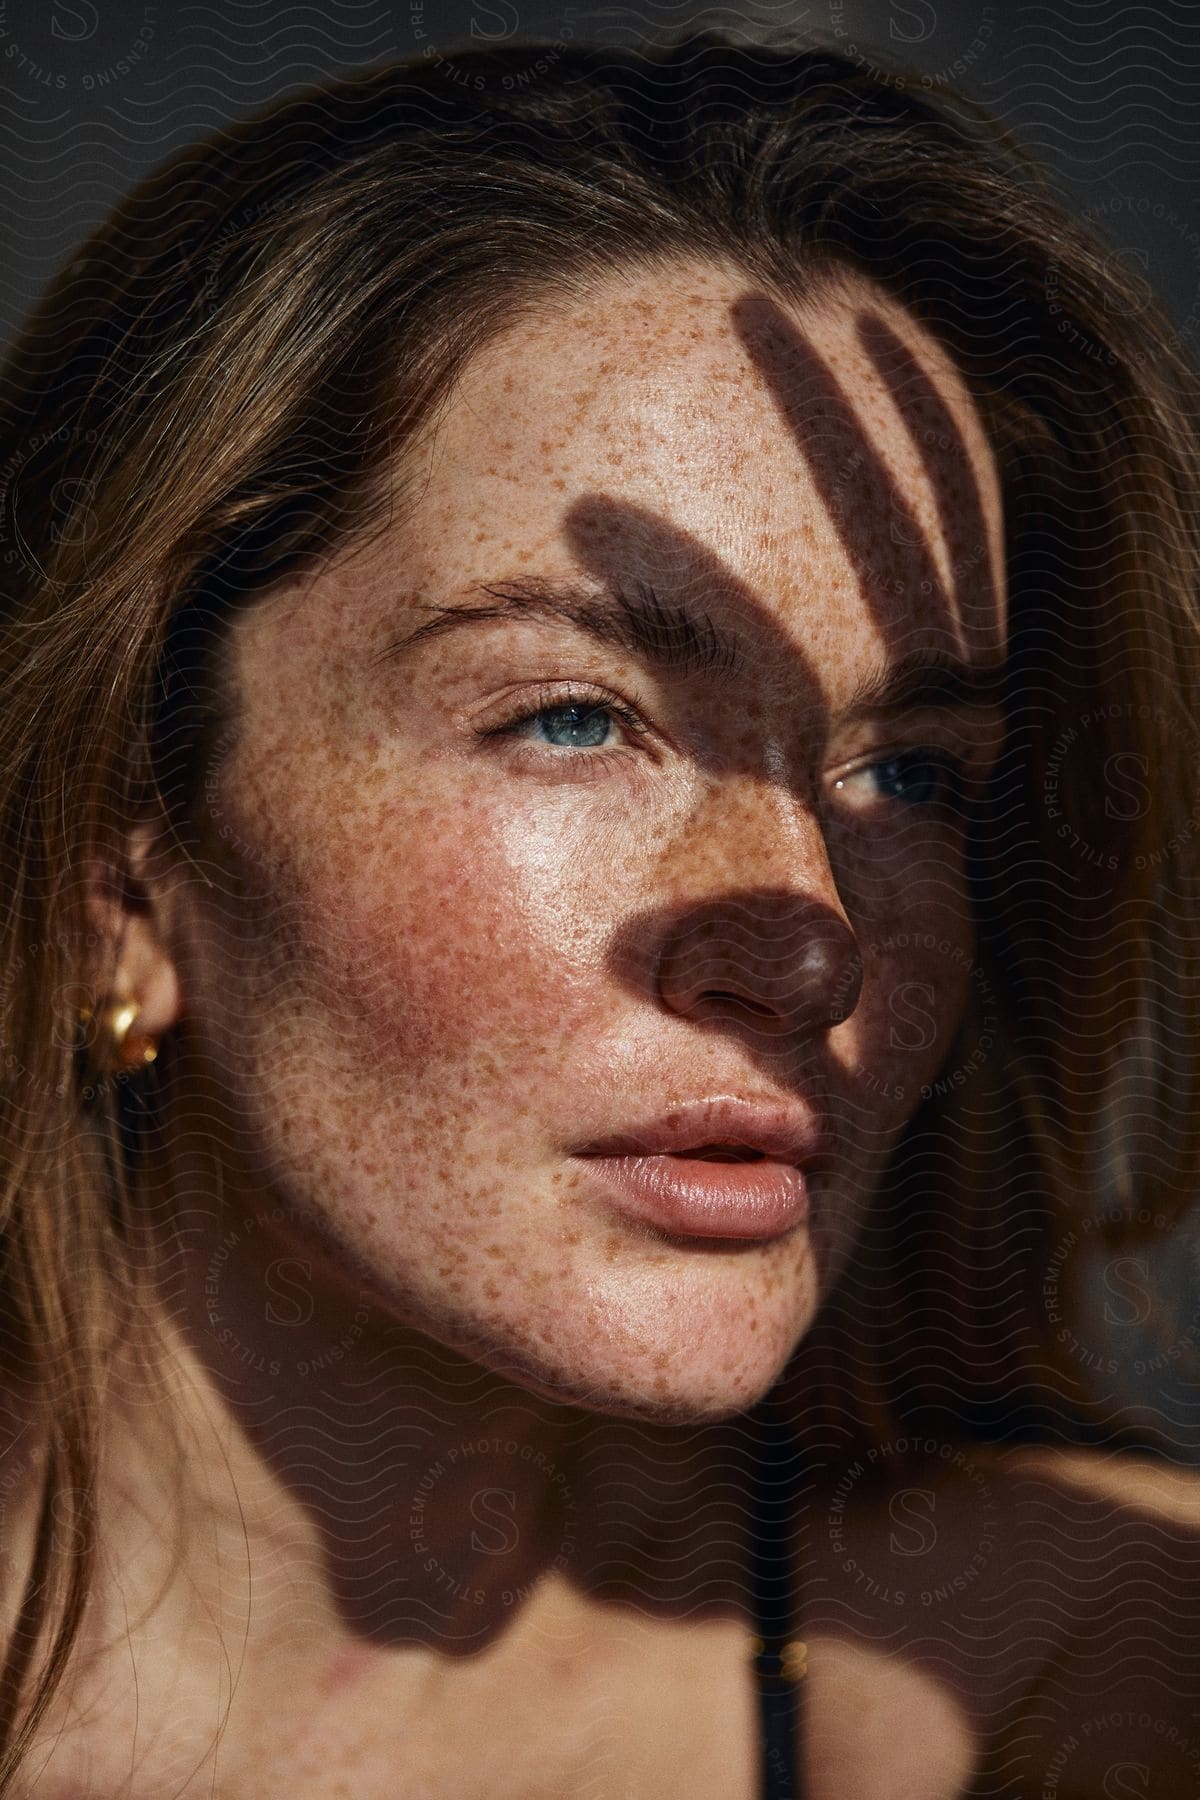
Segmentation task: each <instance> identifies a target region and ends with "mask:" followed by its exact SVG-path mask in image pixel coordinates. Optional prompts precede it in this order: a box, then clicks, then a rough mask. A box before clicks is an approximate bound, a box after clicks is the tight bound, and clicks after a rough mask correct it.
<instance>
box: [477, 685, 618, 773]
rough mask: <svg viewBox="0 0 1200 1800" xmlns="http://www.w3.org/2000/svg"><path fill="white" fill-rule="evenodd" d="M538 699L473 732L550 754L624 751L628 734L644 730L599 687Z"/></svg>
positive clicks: (559, 692) (559, 690) (614, 699)
mask: <svg viewBox="0 0 1200 1800" xmlns="http://www.w3.org/2000/svg"><path fill="white" fill-rule="evenodd" d="M538 701H539V704H537V705H536V706H529V707H527V708H526V710H524V711H523V712H519V713H515V714H513V715H512V716H511V717H510V718H508V719H503V720H501V721H500V722H499V723H498V724H495V725H487V726H484V727H482V728H481V729H479V730H478V735H479V736H480V737H483V738H493V739H494V738H521V739H523V740H524V741H525V742H526V743H530V744H535V745H537V746H538V748H539V749H544V750H547V751H550V752H554V751H556V750H566V751H581V752H591V753H592V754H593V756H595V755H596V753H597V752H605V751H621V750H624V749H626V748H627V747H628V744H629V740H630V739H631V738H634V737H637V736H644V735H645V733H646V731H647V729H648V727H647V726H646V723H645V721H644V720H643V719H642V718H641V717H640V715H639V714H638V713H636V712H634V711H633V710H632V709H631V708H630V707H628V706H625V705H624V704H623V703H622V702H621V701H620V700H619V699H618V698H617V697H616V695H615V694H608V693H605V692H604V691H603V690H599V691H586V692H579V691H572V689H571V688H567V689H566V690H565V691H564V690H563V689H562V688H561V687H560V688H559V689H558V690H557V691H551V692H547V693H545V694H544V695H539V696H538ZM564 760H565V759H564ZM596 760H599V758H598V757H597V758H596Z"/></svg>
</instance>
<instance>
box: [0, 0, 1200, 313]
mask: <svg viewBox="0 0 1200 1800" xmlns="http://www.w3.org/2000/svg"><path fill="white" fill-rule="evenodd" d="M698 23H713V24H720V25H724V26H725V27H727V28H730V29H734V30H738V29H742V30H753V29H754V28H755V27H756V26H757V27H781V28H787V27H791V28H795V29H798V30H802V31H807V32H809V33H811V34H813V35H815V36H817V37H819V38H821V39H823V40H824V41H826V42H828V43H829V44H831V45H834V46H840V47H841V48H843V49H847V48H850V47H852V46H853V47H857V49H858V50H859V51H860V52H862V53H866V54H871V53H872V50H873V48H874V47H878V49H879V51H880V53H881V55H882V57H883V58H884V59H886V60H890V61H892V62H893V63H907V64H909V65H912V66H915V67H917V68H918V69H920V70H922V71H925V72H928V73H931V74H938V75H941V76H943V77H945V78H946V79H948V80H950V81H952V82H954V83H955V84H956V85H957V86H959V87H960V88H962V89H963V90H964V91H965V92H967V93H970V94H972V95H974V96H976V97H977V98H979V99H981V100H983V101H984V102H986V103H987V104H988V105H989V106H990V107H991V109H992V110H993V111H995V112H997V113H998V114H999V115H1000V117H1001V118H1003V119H1004V120H1006V121H1007V122H1008V123H1009V124H1010V125H1011V126H1012V127H1013V128H1014V129H1015V130H1016V131H1017V132H1018V133H1019V135H1020V137H1021V139H1022V141H1023V142H1024V143H1025V144H1026V145H1027V146H1028V148H1029V149H1030V151H1031V152H1032V153H1033V155H1034V156H1035V157H1037V158H1038V160H1039V161H1041V162H1042V163H1043V165H1045V166H1047V167H1049V168H1051V169H1052V170H1053V171H1054V173H1055V176H1056V178H1057V179H1058V181H1059V183H1060V185H1061V187H1062V189H1063V192H1064V193H1065V194H1066V196H1067V197H1068V198H1069V200H1070V201H1071V203H1072V204H1073V205H1074V207H1075V208H1076V210H1077V211H1079V212H1082V213H1085V214H1086V215H1087V216H1088V217H1089V218H1090V219H1091V220H1092V222H1093V224H1094V225H1095V227H1096V229H1097V230H1098V231H1099V232H1100V234H1101V235H1102V236H1103V237H1104V238H1105V239H1106V241H1107V242H1108V243H1109V244H1110V245H1111V246H1112V253H1113V255H1114V256H1117V257H1120V258H1121V259H1122V260H1124V261H1125V262H1126V263H1127V264H1130V265H1131V266H1133V267H1134V269H1135V270H1136V271H1137V273H1138V275H1139V277H1140V278H1141V279H1142V280H1144V281H1145V282H1146V283H1147V284H1148V286H1149V288H1151V289H1154V290H1156V291H1157V292H1158V293H1160V294H1161V295H1163V296H1164V298H1165V299H1166V300H1167V302H1168V304H1169V306H1170V308H1171V310H1172V312H1173V313H1174V315H1175V317H1176V320H1177V322H1178V323H1179V325H1180V327H1181V329H1182V330H1183V331H1184V334H1185V336H1186V337H1187V338H1188V340H1189V342H1191V343H1192V344H1193V345H1194V344H1195V341H1196V336H1197V333H1200V223H1198V220H1197V208H1196V205H1195V194H1196V187H1195V175H1194V170H1195V161H1196V158H1195V153H1196V147H1197V133H1198V130H1200V119H1198V108H1200V6H1197V4H1196V0H1155V4H1153V5H1133V6H1129V5H1122V4H1120V0H1055V3H1054V4H1051V5H1021V4H1014V3H1013V0H805V3H802V0H736V3H733V4H721V5H713V6H706V5H704V4H702V3H701V0H636V3H635V4H633V5H608V6H605V5H597V4H594V3H592V0H574V3H567V0H320V4H319V5H317V4H295V3H292V0H206V3H205V4H187V3H180V0H0V166H2V168H3V177H4V179H3V184H2V187H0V270H2V271H3V278H2V285H0V339H6V338H7V337H8V336H9V335H10V334H11V332H12V330H13V327H14V325H15V324H16V323H17V322H18V321H19V320H20V318H21V317H22V315H23V314H24V313H25V312H26V311H27V310H28V308H29V306H30V305H31V304H32V302H33V301H34V299H35V298H36V296H37V293H38V291H39V289H40V288H41V286H42V285H43V283H44V282H45V281H46V280H47V278H48V277H49V276H50V274H51V273H52V272H53V270H54V269H55V267H56V266H57V265H58V264H59V263H60V262H62V261H64V260H65V259H66V257H67V256H68V255H69V254H70V252H71V249H72V247H73V246H74V245H75V244H76V243H77V242H78V240H79V239H80V238H81V237H82V236H83V235H84V234H85V233H86V232H87V230H88V229H89V228H90V227H91V226H92V225H93V224H94V223H95V222H96V221H97V220H99V219H100V218H101V217H103V215H104V213H105V211H106V210H107V208H108V207H109V205H110V204H111V202H112V201H113V199H114V198H116V197H117V196H118V195H119V194H121V193H122V192H123V191H124V190H125V189H126V188H128V187H129V186H131V185H132V183H133V182H134V181H136V180H137V179H138V178H139V177H140V176H141V175H143V174H144V173H145V172H146V171H147V170H149V169H150V168H152V167H153V166H154V165H155V164H156V163H157V162H159V161H161V160H162V158H163V157H164V156H165V155H166V154H167V153H168V152H170V151H171V150H173V149H175V148H176V147H177V146H179V145H182V144H185V143H188V142H190V141H191V140H193V139H195V138H196V137H198V136H201V135H202V134H204V133H205V132H206V131H208V130H211V129H212V128H213V127H214V126H217V125H219V124H220V123H222V121H224V120H227V119H229V118H232V117H237V116H240V115H242V114H245V113H248V112H252V111H254V110H255V109H257V108H258V107H259V106H261V105H262V104H264V103H265V102H266V101H268V100H270V99H271V98H272V97H274V96H275V95H278V94H282V93H284V92H287V91H288V90H290V89H294V88H296V87H300V86H303V85H305V84H306V83H307V82H310V81H312V80H314V79H317V78H319V77H321V76H322V75H325V74H326V73H328V72H330V71H334V70H345V69H354V68H361V67H364V66H367V65H370V64H372V63H376V62H379V61H382V60H384V59H385V58H387V57H389V56H395V55H410V54H412V53H413V52H417V53H418V54H437V53H443V54H444V53H445V52H447V51H451V52H452V51H453V49H454V47H455V46H456V44H462V43H463V42H465V41H470V40H471V39H474V40H475V41H476V42H487V41H503V40H505V39H511V38H516V37H517V36H518V35H520V36H530V35H546V36H549V37H550V38H555V37H559V36H562V37H566V36H568V35H574V36H575V37H584V36H588V37H594V38H599V39H601V40H605V41H609V42H613V43H617V42H626V43H627V42H638V41H641V40H644V39H645V38H646V37H647V36H649V35H652V34H655V33H664V32H674V31H678V30H680V29H682V28H684V27H686V26H688V25H692V24H698Z"/></svg>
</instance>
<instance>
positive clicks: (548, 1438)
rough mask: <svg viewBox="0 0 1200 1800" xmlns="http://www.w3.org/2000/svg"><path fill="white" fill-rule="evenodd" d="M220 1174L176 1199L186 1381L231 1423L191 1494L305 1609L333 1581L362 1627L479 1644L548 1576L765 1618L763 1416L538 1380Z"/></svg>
mask: <svg viewBox="0 0 1200 1800" xmlns="http://www.w3.org/2000/svg"><path fill="white" fill-rule="evenodd" d="M194 1174H195V1171H193V1176H194ZM212 1191H213V1189H212V1188H211V1186H205V1185H203V1184H201V1185H197V1183H196V1181H195V1180H194V1179H191V1180H187V1181H185V1182H182V1183H180V1184H179V1185H178V1194H180V1195H182V1194H188V1195H190V1196H191V1198H190V1200H189V1201H188V1202H187V1203H186V1204H183V1203H180V1202H177V1203H176V1204H175V1205H173V1206H172V1207H171V1208H170V1209H164V1211H167V1210H169V1211H170V1214H171V1217H172V1220H173V1224H172V1227H171V1231H170V1235H169V1236H165V1237H164V1238H163V1239H162V1240H161V1241H160V1242H159V1243H158V1245H157V1246H156V1252H155V1258H154V1265H155V1266H154V1282H155V1289H156V1294H157V1312H158V1316H159V1319H160V1321H161V1329H162V1331H163V1332H165V1333H166V1335H167V1337H168V1339H169V1341H170V1345H171V1350H170V1355H171V1362H172V1367H173V1370H174V1372H175V1374H176V1376H177V1379H176V1381H175V1383H174V1390H175V1392H176V1394H178V1395H184V1396H185V1397H186V1404H187V1407H188V1408H190V1410H191V1412H192V1415H193V1418H194V1420H195V1421H196V1423H195V1425H194V1430H199V1431H205V1432H208V1433H210V1434H212V1433H215V1435H216V1437H217V1439H218V1446H219V1447H218V1454H217V1455H216V1456H214V1455H213V1454H212V1453H211V1451H210V1453H209V1454H208V1455H207V1456H205V1455H204V1452H203V1450H202V1449H201V1448H200V1446H197V1447H196V1449H195V1450H193V1451H192V1458H193V1459H194V1460H195V1459H197V1458H198V1464H199V1466H201V1467H203V1468H205V1469H206V1470H210V1471H211V1470H216V1471H217V1473H216V1474H207V1475H206V1476H205V1484H206V1485H205V1491H204V1493H203V1494H202V1495H198V1496H195V1495H194V1496H193V1497H192V1504H193V1505H195V1506H196V1507H197V1508H199V1510H201V1511H202V1512H203V1513H204V1514H205V1516H207V1517H209V1518H212V1517H214V1516H216V1517H218V1518H224V1521H225V1523H226V1525H227V1527H228V1529H229V1531H230V1533H233V1534H235V1535H238V1534H240V1533H241V1532H242V1530H243V1527H244V1529H245V1532H246V1534H247V1536H248V1541H249V1562H250V1575H251V1579H254V1577H255V1574H256V1570H255V1566H254V1565H255V1562H256V1559H257V1561H258V1563H259V1570H260V1571H261V1568H263V1567H265V1566H267V1565H268V1563H269V1565H270V1567H271V1570H272V1579H273V1583H274V1582H276V1581H278V1580H279V1579H282V1580H283V1582H284V1583H285V1585H286V1588H287V1591H289V1592H290V1593H291V1594H292V1595H293V1596H294V1597H295V1598H296V1599H297V1603H298V1604H299V1603H300V1597H301V1596H303V1606H304V1610H305V1616H306V1618H308V1619H309V1620H311V1619H312V1618H313V1614H312V1611H311V1607H312V1602H313V1598H314V1595H315V1594H317V1593H319V1594H320V1598H321V1605H320V1613H319V1616H320V1618H321V1620H322V1621H323V1626H324V1629H326V1630H327V1631H328V1632H329V1634H330V1637H331V1640H336V1641H339V1642H341V1643H342V1644H343V1645H345V1644H346V1643H347V1642H350V1641H357V1642H359V1643H362V1642H370V1643H372V1644H375V1645H377V1646H396V1647H399V1646H401V1645H413V1646H419V1645H423V1646H426V1647H428V1648H431V1649H434V1648H436V1649H440V1650H442V1651H444V1650H445V1649H446V1648H447V1646H448V1644H450V1643H454V1644H457V1645H458V1646H460V1647H461V1648H462V1649H464V1650H466V1649H483V1648H485V1647H486V1646H487V1645H488V1644H489V1642H491V1641H492V1639H494V1638H496V1637H498V1636H499V1635H501V1634H502V1633H503V1632H505V1631H506V1630H507V1629H508V1628H509V1627H510V1626H511V1625H513V1624H514V1623H515V1621H516V1620H517V1618H518V1617H520V1616H522V1615H523V1614H524V1613H526V1612H527V1611H528V1609H529V1608H530V1607H532V1606H535V1605H536V1603H537V1602H538V1599H539V1597H541V1598H542V1599H543V1600H544V1598H545V1597H546V1595H547V1594H549V1593H554V1594H557V1595H559V1596H560V1597H561V1596H562V1595H563V1594H564V1593H569V1594H570V1595H571V1596H572V1601H571V1604H572V1605H575V1606H577V1607H583V1608H585V1609H587V1608H593V1609H599V1608H601V1607H606V1606H611V1605H621V1604H625V1605H629V1606H633V1607H636V1608H637V1609H638V1610H639V1611H640V1612H641V1613H642V1614H646V1613H660V1614H663V1615H674V1616H677V1617H679V1618H684V1617H689V1618H694V1617H696V1616H697V1615H698V1614H704V1613H709V1614H712V1615H713V1616H721V1617H739V1618H742V1619H744V1618H745V1617H746V1614H747V1600H746V1591H747V1589H746V1584H747V1573H746V1570H747V1554H748V1550H747V1520H746V1506H747V1482H748V1476H749V1461H750V1454H749V1435H750V1434H749V1433H748V1431H747V1426H746V1421H745V1419H744V1418H741V1419H735V1420H729V1421H724V1422H719V1423H716V1424H713V1423H699V1424H694V1425H689V1424H665V1423H661V1422H655V1421H646V1420H641V1419H626V1418H620V1417H614V1416H611V1415H608V1414H603V1413H600V1412H598V1411H594V1410H591V1409H589V1408H587V1407H585V1406H581V1405H579V1404H577V1403H575V1402H570V1403H568V1402H565V1401H560V1400H557V1399H555V1398H554V1397H553V1396H552V1395H550V1394H546V1393H537V1392H532V1391H530V1389H529V1388H528V1387H526V1386H523V1385H522V1384H521V1382H520V1380H519V1378H518V1377H519V1371H514V1370H511V1369H506V1368H504V1367H498V1366H495V1363H494V1360H493V1361H484V1360H481V1359H480V1357H479V1356H472V1355H469V1354H467V1353H466V1352H465V1351H464V1350H463V1349H462V1348H451V1347H447V1346H446V1345H445V1344H443V1343H441V1342H439V1341H437V1339H436V1338H435V1337H434V1336H433V1335H432V1334H431V1333H429V1332H426V1331H423V1330H420V1329H417V1328H415V1327H414V1326H412V1325H409V1324H405V1323H402V1322H397V1321H394V1320H390V1319H385V1318H383V1317H381V1314H380V1310H379V1309H378V1307H376V1306H375V1305H374V1304H373V1302H372V1300H371V1298H370V1294H369V1291H368V1289H367V1288H366V1287H363V1288H361V1289H360V1288H358V1287H357V1286H356V1282H355V1281H354V1280H353V1279H351V1280H347V1279H346V1278H345V1276H344V1274H343V1273H340V1272H338V1271H337V1269H336V1268H335V1267H334V1266H333V1265H332V1264H331V1263H329V1262H327V1261H325V1260H323V1259H322V1257H321V1255H320V1253H319V1252H314V1250H313V1247H312V1244H311V1241H309V1239H308V1238H306V1237H305V1235H304V1233H303V1231H302V1230H301V1222H300V1221H298V1220H297V1219H295V1217H294V1216H289V1211H288V1208H287V1206H286V1204H285V1203H284V1202H282V1201H278V1200H270V1199H269V1200H267V1201H266V1202H264V1201H263V1199H262V1198H261V1193H260V1196H259V1198H258V1199H257V1200H256V1203H255V1205H254V1207H253V1210H248V1209H247V1208H246V1207H245V1206H241V1207H239V1208H237V1209H235V1208H234V1207H232V1206H231V1205H229V1204H228V1203H227V1204H226V1206H225V1207H224V1208H218V1207H216V1206H215V1205H213V1204H212V1203H211V1201H210V1199H209V1198H208V1195H210V1194H211V1192H212ZM226 1192H228V1189H227V1188H226ZM198 1195H199V1196H201V1198H199V1199H198V1198H197V1196H198ZM226 1470H227V1471H228V1479H226V1475H225V1471H226Z"/></svg>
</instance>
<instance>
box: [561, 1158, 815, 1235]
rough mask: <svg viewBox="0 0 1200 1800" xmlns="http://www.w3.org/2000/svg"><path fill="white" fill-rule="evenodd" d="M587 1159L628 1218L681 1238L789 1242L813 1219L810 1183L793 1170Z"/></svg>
mask: <svg viewBox="0 0 1200 1800" xmlns="http://www.w3.org/2000/svg"><path fill="white" fill-rule="evenodd" d="M586 1160H587V1162H588V1164H589V1165H590V1166H591V1167H592V1168H593V1169H594V1170H595V1171H596V1173H597V1174H598V1175H600V1176H602V1177H603V1179H604V1180H605V1182H607V1184H608V1185H609V1186H610V1187H611V1188H612V1189H613V1191H614V1192H615V1194H616V1195H617V1196H618V1199H617V1204H618V1207H619V1209H620V1210H621V1211H622V1212H623V1213H625V1214H627V1215H628V1216H630V1217H632V1218H635V1219H638V1220H640V1221H641V1222H642V1223H643V1224H646V1225H653V1226H655V1227H656V1228H657V1229H658V1230H659V1231H665V1232H669V1233H671V1234H672V1235H673V1236H676V1237H696V1238H742V1239H746V1238H751V1239H754V1238H775V1237H782V1236H783V1235H784V1234H785V1233H786V1232H789V1231H791V1230H793V1229H794V1227H795V1226H797V1225H799V1224H800V1223H801V1222H802V1220H804V1219H805V1218H807V1216H808V1183H807V1182H806V1181H805V1179H804V1175H803V1173H802V1172H801V1170H799V1169H797V1168H795V1167H793V1165H792V1164H791V1163H782V1162H773V1161H771V1160H769V1159H765V1160H763V1161H760V1162H708V1161H706V1160H705V1159H704V1158H702V1157H688V1156H671V1155H661V1156H589V1157H588V1158H587V1159H586Z"/></svg>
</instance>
